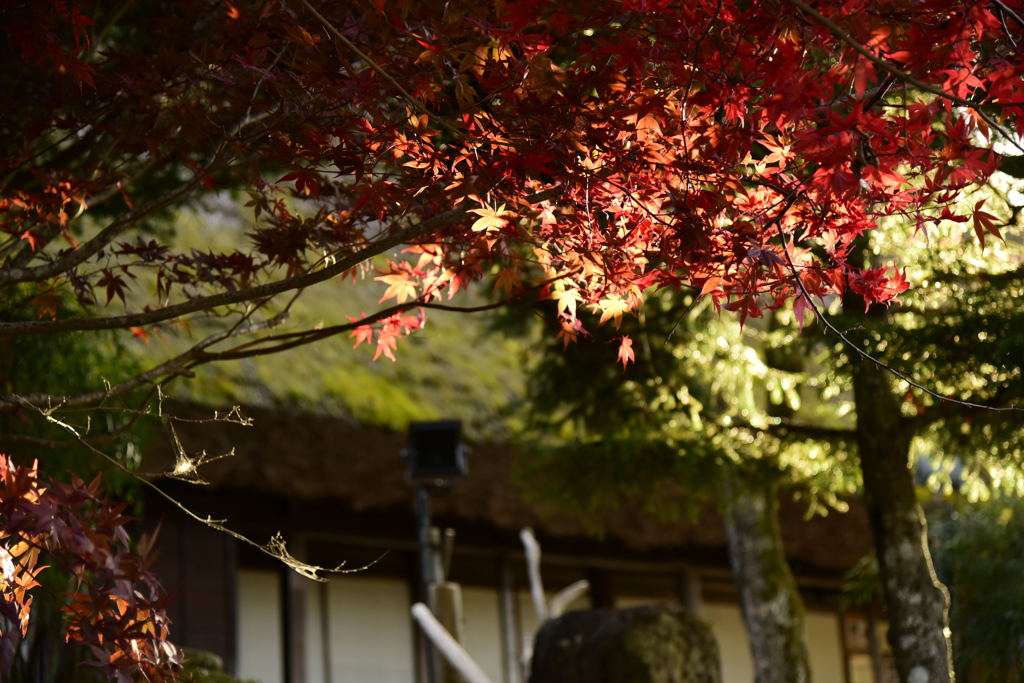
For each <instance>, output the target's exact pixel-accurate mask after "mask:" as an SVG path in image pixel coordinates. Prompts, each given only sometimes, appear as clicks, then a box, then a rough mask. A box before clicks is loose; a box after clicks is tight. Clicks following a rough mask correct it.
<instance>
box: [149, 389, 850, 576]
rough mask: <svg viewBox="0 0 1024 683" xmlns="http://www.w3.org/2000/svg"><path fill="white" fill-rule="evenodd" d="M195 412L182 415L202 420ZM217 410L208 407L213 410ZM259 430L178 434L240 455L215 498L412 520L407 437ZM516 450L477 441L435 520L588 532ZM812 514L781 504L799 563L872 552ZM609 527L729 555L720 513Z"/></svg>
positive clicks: (608, 520) (320, 423)
mask: <svg viewBox="0 0 1024 683" xmlns="http://www.w3.org/2000/svg"><path fill="white" fill-rule="evenodd" d="M197 411H198V409H195V408H188V409H179V410H177V411H176V413H177V414H186V413H191V414H193V415H197V414H200V413H201V412H202V411H198V412H197ZM206 412H207V413H209V412H210V411H206ZM243 412H244V413H245V414H246V415H248V416H250V417H252V418H253V422H254V424H253V426H251V427H243V426H239V425H235V424H228V423H205V424H203V423H185V424H180V425H178V426H177V427H176V430H177V433H178V435H179V437H180V439H181V442H182V444H183V445H184V447H185V448H186V450H187V451H188V452H189V453H190V454H193V455H194V454H195V453H197V452H198V451H200V450H205V451H206V453H207V455H210V456H213V455H217V454H221V453H225V452H228V451H230V450H231V449H234V451H235V455H234V456H233V457H230V458H224V459H221V460H217V461H216V462H212V463H210V464H208V465H206V466H205V467H203V469H202V474H203V476H204V477H205V478H206V479H207V480H208V481H209V482H210V485H211V487H212V490H213V491H214V492H215V491H227V490H231V491H234V492H239V491H246V492H251V493H253V494H263V496H265V497H273V498H276V499H286V500H290V501H303V502H307V503H309V502H316V501H321V502H322V501H333V502H334V503H336V504H337V509H345V510H350V511H353V512H354V513H360V516H364V515H363V514H362V513H367V514H370V515H371V516H372V515H373V514H374V513H377V514H380V515H385V514H391V515H394V513H396V512H398V513H401V514H406V513H407V514H409V515H410V516H411V508H412V495H411V491H412V489H411V486H410V484H409V483H408V482H407V481H406V478H405V464H404V462H403V460H402V459H401V458H400V455H399V454H400V452H401V450H402V448H403V447H404V446H405V444H406V437H405V435H404V434H398V433H394V432H388V431H383V430H379V429H372V428H364V427H359V426H355V425H352V424H350V423H346V422H344V421H342V420H339V419H336V418H331V417H321V416H315V415H309V414H288V413H286V412H281V411H271V410H267V409H247V410H245V411H243ZM172 464H173V454H172V447H171V445H170V440H169V439H162V440H157V443H154V445H153V447H152V448H151V449H150V452H149V454H148V456H147V469H148V468H153V467H161V468H168V469H169V468H170V467H171V466H173V465H172ZM515 467H516V453H515V452H514V451H513V449H511V448H510V447H508V446H502V445H493V444H474V445H473V446H472V452H471V455H470V461H469V468H470V471H469V475H468V476H467V477H465V478H464V479H463V480H462V481H460V482H459V483H458V485H457V486H455V487H453V488H452V489H450V490H446V491H442V492H438V493H436V494H434V495H433V496H432V500H433V511H434V514H435V516H436V517H437V518H438V519H440V520H445V523H448V524H452V525H453V526H458V525H468V526H475V527H477V528H482V529H492V530H493V531H494V532H495V533H498V534H501V535H502V536H505V535H509V536H511V535H514V534H515V533H516V532H517V531H518V530H519V529H520V528H522V527H524V526H531V527H533V528H534V529H536V530H537V532H538V533H539V534H540V535H541V536H542V537H543V538H546V539H549V541H548V542H552V541H554V542H557V541H558V540H559V539H564V540H566V541H569V540H570V539H581V538H586V537H588V536H591V534H588V531H587V528H586V526H585V525H584V524H583V523H582V522H581V521H580V520H579V519H578V518H577V517H575V516H574V515H571V514H569V513H567V512H565V511H559V510H556V509H553V508H552V506H550V505H547V504H544V503H540V502H537V501H533V500H530V497H529V496H528V495H527V491H526V490H524V487H523V485H522V484H516V483H514V481H515V478H514V477H513V476H512V475H513V472H514V470H515ZM804 517H805V510H804V508H803V507H802V506H801V505H798V504H796V503H795V502H793V501H792V500H790V499H788V497H784V500H783V501H782V508H781V520H780V521H781V526H782V529H783V536H784V541H785V545H786V549H787V553H788V554H789V555H790V556H791V558H792V560H793V562H794V564H795V566H797V567H799V568H802V569H805V570H808V571H811V572H812V573H825V574H831V575H835V573H836V572H839V571H842V570H844V569H846V568H848V567H850V566H851V565H852V564H854V563H855V562H856V561H857V560H858V559H859V558H860V557H861V556H863V555H864V554H865V553H866V552H868V550H869V547H870V534H869V530H868V524H867V519H866V516H865V514H864V512H863V508H862V507H861V506H859V505H856V504H854V505H853V506H852V511H851V512H850V513H846V514H839V513H832V514H830V515H828V516H827V517H816V518H813V519H810V520H806V519H805V518H804ZM600 522H601V524H600V526H602V527H603V529H604V538H605V539H606V540H607V541H609V542H612V543H614V544H616V545H619V546H621V547H626V548H630V549H636V550H638V551H654V552H659V551H660V552H664V551H673V552H680V553H685V552H703V553H704V554H705V555H706V554H707V553H708V552H712V553H714V554H716V555H718V556H721V557H724V548H725V545H726V540H725V535H724V531H723V527H722V524H721V522H720V520H719V518H718V517H717V515H716V514H715V513H714V512H713V511H711V510H706V511H705V512H703V513H702V514H700V515H699V516H698V518H697V519H695V520H689V519H681V520H676V521H659V520H657V519H654V518H653V517H652V516H651V515H648V514H644V513H642V512H640V511H637V510H628V509H620V510H616V511H613V512H610V513H609V514H607V515H606V516H605V518H604V519H603V520H600Z"/></svg>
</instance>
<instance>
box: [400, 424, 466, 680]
mask: <svg viewBox="0 0 1024 683" xmlns="http://www.w3.org/2000/svg"><path fill="white" fill-rule="evenodd" d="M461 436H462V423H461V422H459V421H458V420H441V421H438V422H413V423H411V424H410V425H409V445H408V447H407V448H405V449H404V450H403V451H402V456H403V457H404V458H405V459H406V466H407V468H408V469H407V472H408V475H409V481H410V482H412V485H413V488H414V490H415V499H416V541H417V544H418V546H419V565H420V576H419V579H420V586H419V589H420V591H419V592H420V601H421V602H423V603H425V604H427V605H429V606H430V608H431V609H436V607H437V606H436V605H435V604H434V600H433V599H432V593H433V591H432V590H431V588H432V586H434V585H435V584H436V583H438V582H440V581H444V580H445V577H444V576H443V575H444V573H445V569H444V568H442V562H441V555H442V551H441V548H440V547H439V546H440V545H441V543H440V541H439V539H438V538H437V534H436V533H432V531H431V526H430V493H429V489H430V488H442V487H445V486H450V485H451V484H453V483H454V482H455V480H457V479H459V478H460V477H463V476H465V475H466V473H467V472H468V467H467V466H466V450H467V449H466V447H465V446H464V445H462V443H461V442H460V438H461ZM447 538H448V539H449V545H450V543H451V540H450V539H451V537H450V536H448V537H447ZM450 551H451V549H450V548H448V549H447V552H445V553H444V554H446V555H447V554H450ZM422 647H423V657H424V673H425V677H424V678H425V680H426V683H435V682H436V681H437V680H438V679H439V677H438V673H439V672H438V667H437V657H436V655H435V653H434V648H433V647H432V646H431V645H430V643H429V642H428V641H427V639H426V638H424V639H423V641H422Z"/></svg>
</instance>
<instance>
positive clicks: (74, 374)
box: [0, 287, 148, 499]
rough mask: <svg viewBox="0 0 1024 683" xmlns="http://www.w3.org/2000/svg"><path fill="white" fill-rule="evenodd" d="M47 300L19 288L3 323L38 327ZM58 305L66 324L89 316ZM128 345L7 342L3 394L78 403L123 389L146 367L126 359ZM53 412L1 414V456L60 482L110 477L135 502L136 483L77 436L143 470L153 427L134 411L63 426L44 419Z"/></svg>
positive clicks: (0, 355)
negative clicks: (85, 395) (142, 449)
mask: <svg viewBox="0 0 1024 683" xmlns="http://www.w3.org/2000/svg"><path fill="white" fill-rule="evenodd" d="M47 295H48V293H46V292H44V293H43V294H40V293H39V292H38V291H35V290H34V288H28V287H18V288H15V289H13V290H11V291H10V292H8V293H7V295H6V296H4V297H3V298H2V299H0V318H3V319H4V320H25V319H31V318H32V317H34V315H33V313H34V311H35V309H36V308H37V307H38V301H39V299H38V297H42V296H47ZM33 302H35V303H33ZM51 303H52V305H53V306H54V307H55V308H54V312H55V314H56V315H57V316H59V317H61V318H65V317H75V316H77V315H81V311H80V310H79V309H78V308H77V307H75V306H73V305H69V304H67V303H66V302H65V301H64V299H63V298H61V297H56V296H54V299H53V300H52V302H51ZM126 341H127V339H126V335H124V333H116V332H104V333H100V334H96V333H76V332H72V333H69V334H63V335H25V336H17V337H5V338H3V339H0V387H2V388H3V392H4V393H8V394H16V395H21V396H29V395H31V394H32V393H36V392H44V393H49V394H52V395H55V396H74V395H76V394H79V393H81V392H85V391H89V390H94V389H95V388H96V387H97V386H104V384H108V385H109V384H112V383H116V382H118V381H120V380H122V379H123V378H125V377H129V376H131V375H133V374H135V373H136V372H138V371H139V369H140V365H139V362H138V360H137V359H136V358H134V357H133V356H132V355H131V354H129V353H126V348H127V344H126ZM46 407H47V406H45V405H36V407H31V406H30V405H28V404H23V405H20V406H14V405H7V406H4V407H0V450H2V451H3V452H6V453H12V454H16V455H18V456H19V457H20V459H21V460H22V461H27V460H28V459H32V458H39V459H40V461H41V462H42V466H43V468H44V469H45V471H46V472H47V473H48V475H49V476H52V477H56V478H58V479H62V478H65V476H66V475H67V473H69V472H74V473H76V474H79V475H80V476H82V477H83V478H87V479H88V478H92V477H93V476H95V475H96V473H97V472H102V473H103V474H104V483H105V486H106V488H107V490H108V491H110V492H111V493H112V494H113V495H114V496H115V497H118V498H121V499H125V498H131V497H132V493H133V491H134V484H133V482H132V480H131V478H130V477H128V476H126V475H125V474H124V473H123V472H121V471H120V470H119V469H118V468H115V467H112V466H111V465H110V463H109V462H106V461H102V460H99V459H98V458H97V457H96V456H94V455H92V454H90V453H89V452H88V451H87V449H85V448H83V447H82V446H81V445H80V444H79V443H78V442H77V441H76V439H75V438H74V436H73V434H72V433H71V431H70V429H74V430H75V431H76V432H77V433H78V434H79V435H81V436H82V437H84V438H90V439H98V443H100V444H102V446H103V449H104V452H105V453H107V454H109V455H111V456H112V457H114V458H117V459H119V460H120V461H121V462H122V463H124V464H126V465H128V466H135V465H137V464H138V462H137V460H138V456H139V444H140V443H141V442H142V441H143V440H144V439H145V436H146V433H147V429H148V425H147V424H146V423H145V422H139V421H137V420H136V419H135V418H136V416H135V415H133V414H132V413H131V412H130V411H122V410H118V409H113V408H112V409H110V410H108V411H101V412H99V413H98V414H96V415H93V416H91V417H81V418H79V417H78V416H77V415H75V414H74V413H73V412H68V413H65V414H63V415H61V421H60V423H56V422H52V421H48V420H47V419H46V418H45V417H44V416H43V415H42V414H41V412H40V409H45V408H46Z"/></svg>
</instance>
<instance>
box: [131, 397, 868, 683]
mask: <svg viewBox="0 0 1024 683" xmlns="http://www.w3.org/2000/svg"><path fill="white" fill-rule="evenodd" d="M246 412H247V414H249V415H251V416H252V417H253V418H254V426H251V427H243V426H239V425H234V424H225V423H217V424H183V425H181V426H180V427H179V428H178V430H177V431H178V435H179V437H180V439H181V442H182V444H183V446H184V448H185V449H186V450H187V452H189V453H190V454H193V455H194V454H196V453H198V452H200V451H205V452H206V453H207V455H209V456H213V455H216V454H220V453H226V452H229V451H231V450H232V449H233V450H234V452H235V455H234V456H233V457H229V458H224V459H220V460H217V461H215V462H212V463H210V464H209V465H207V466H205V467H204V468H203V469H202V470H201V473H202V474H203V475H204V477H205V478H206V480H207V481H208V482H209V483H208V484H207V485H204V486H195V485H191V484H182V483H179V482H175V481H172V480H164V481H163V483H162V486H163V487H164V488H165V489H166V490H167V491H168V492H169V493H171V495H173V496H174V497H175V498H176V499H177V500H178V501H180V502H182V503H184V504H185V505H187V506H188V507H189V508H190V509H192V510H193V511H195V512H196V513H198V514H200V515H202V516H207V515H209V516H210V517H211V518H213V519H221V520H225V524H226V525H227V526H228V527H230V528H231V529H234V530H237V531H238V532H240V533H242V534H245V535H246V536H247V537H249V538H251V539H254V540H256V541H258V542H260V543H265V542H267V541H268V540H269V539H270V538H271V537H272V536H273V535H275V534H277V533H278V532H280V533H281V535H282V536H283V538H284V539H286V540H287V543H288V549H289V551H290V552H292V553H293V554H294V555H295V556H296V557H298V558H299V559H301V560H304V561H307V562H311V563H315V564H319V565H326V566H334V565H337V564H339V563H345V567H346V568H351V569H356V568H363V569H361V570H360V571H357V572H354V573H351V574H346V575H341V576H337V577H335V578H333V579H331V580H330V581H328V582H326V583H318V582H314V581H310V580H308V579H304V578H302V577H301V576H299V575H298V574H296V573H294V572H291V571H290V570H288V569H287V567H285V565H284V564H282V563H281V562H278V561H275V560H273V559H271V558H269V557H268V556H266V555H265V554H263V553H261V552H259V551H258V550H255V549H254V548H252V547H250V546H248V545H246V544H244V543H241V542H239V541H237V540H235V539H233V538H232V537H230V536H228V535H226V534H224V533H221V532H218V531H214V530H211V529H209V528H207V527H204V526H203V525H201V524H199V523H196V522H194V521H191V520H189V519H187V518H186V517H185V516H184V515H183V514H182V513H181V512H180V511H179V510H177V509H175V507H174V506H173V505H171V504H169V503H167V501H164V500H161V499H157V498H153V499H150V500H149V501H148V502H147V504H146V520H147V523H149V524H151V525H156V524H157V523H159V539H158V544H157V545H158V547H159V548H160V554H159V556H158V560H157V566H156V571H157V572H158V574H159V575H160V576H161V578H162V579H163V581H164V583H165V586H166V587H167V589H168V590H169V592H170V594H171V598H172V600H171V603H170V612H171V616H172V618H173V620H174V623H175V626H176V633H175V635H176V639H177V640H178V642H179V643H180V644H181V645H183V646H186V647H191V648H197V649H202V650H208V651H212V652H214V653H216V654H218V655H220V656H221V657H222V658H223V659H224V662H225V665H226V668H227V670H228V671H231V672H233V673H235V674H237V675H239V676H243V677H248V678H254V679H258V680H261V681H263V682H264V683H285V682H287V683H302V682H307V683H319V682H321V681H324V682H327V683H349V682H359V683H362V682H373V683H416V682H417V681H421V680H423V679H422V671H421V669H422V666H421V665H420V663H419V661H420V658H419V657H418V656H417V644H416V642H417V634H416V632H415V630H414V628H413V625H412V621H411V620H410V616H409V607H410V605H411V604H412V602H413V601H414V600H415V599H416V595H417V585H418V582H417V561H416V560H417V554H416V551H417V544H416V540H415V539H416V536H415V524H414V516H413V489H412V487H411V485H410V483H409V482H408V481H407V480H406V477H405V465H404V463H403V461H402V459H401V458H400V455H399V454H400V452H401V450H402V448H403V446H404V445H405V436H404V435H403V434H397V433H392V432H386V431H380V430H373V429H366V428H362V427H358V426H354V425H352V424H349V423H346V422H344V421H342V420H339V419H335V418H329V417H317V416H313V415H309V414H294V415H289V414H287V413H284V412H280V411H271V410H261V409H254V410H250V411H246ZM171 450H172V449H171V447H170V446H169V445H168V443H162V444H159V445H157V446H155V447H154V448H153V450H152V452H151V453H150V454H149V456H148V461H149V463H150V465H151V466H153V467H157V466H160V467H167V468H172V467H173V463H174V454H173V453H172V452H171ZM514 467H515V454H514V452H513V451H512V450H511V449H510V448H508V447H503V446H495V445H488V444H476V445H474V446H473V450H472V453H471V456H470V461H469V474H468V475H467V476H466V477H464V478H463V479H462V480H461V481H459V482H458V484H457V485H455V486H453V487H452V488H450V489H447V490H443V491H438V492H435V493H434V494H433V495H432V506H433V513H434V522H435V524H437V525H439V526H442V527H450V528H452V529H454V530H455V531H456V534H457V536H456V542H455V545H454V554H453V557H452V561H451V568H450V578H451V579H452V580H454V581H457V582H459V583H460V584H461V585H462V587H463V599H464V614H465V623H466V631H465V638H464V644H465V646H466V648H467V649H468V650H469V652H470V653H471V654H472V655H473V656H474V658H475V659H477V661H478V662H479V663H480V664H481V665H482V666H483V668H484V669H485V670H486V671H487V672H488V674H489V675H490V676H491V678H492V679H493V680H494V681H495V682H496V683H497V682H501V683H521V682H522V681H523V680H524V676H523V672H522V668H521V665H520V662H521V655H522V652H523V649H524V647H525V646H526V645H527V644H528V641H529V638H530V637H531V635H532V633H533V630H534V627H535V626H536V623H535V621H536V620H535V617H534V615H533V610H532V608H531V607H530V601H529V597H528V587H527V583H526V573H525V564H524V559H523V552H522V547H521V545H520V541H519V538H518V532H519V530H520V529H521V528H523V527H525V526H529V527H532V528H533V529H534V530H535V532H536V534H537V537H538V538H539V540H540V542H541V545H542V548H543V576H544V581H545V585H546V587H547V588H549V589H552V590H557V589H559V588H561V587H563V586H565V585H567V584H569V583H570V582H572V581H575V580H578V579H581V578H586V579H588V580H589V582H590V584H591V591H590V593H589V595H588V598H587V601H588V602H589V604H592V605H595V606H629V605H636V604H642V603H676V604H681V605H684V606H686V607H688V608H689V609H692V610H694V611H695V612H697V613H698V614H699V615H700V616H701V617H703V618H704V619H706V620H707V621H708V622H709V623H710V625H711V627H712V629H713V631H714V633H715V635H716V637H717V639H718V642H719V646H720V649H721V655H722V664H723V674H724V680H725V681H726V682H727V683H749V682H750V681H751V680H752V678H753V674H752V671H753V669H752V665H751V661H750V654H749V648H748V644H747V640H746V635H745V631H744V628H743V623H742V619H741V615H740V610H739V606H738V604H737V602H736V597H735V587H734V585H733V582H732V577H731V572H730V571H729V564H728V558H727V556H726V541H725V535H724V531H723V528H722V524H721V522H720V520H719V519H718V517H717V516H716V515H715V514H714V513H713V512H712V511H710V510H709V511H706V512H704V513H702V514H700V515H699V516H698V517H697V518H696V519H692V520H691V519H683V520H677V521H671V522H670V521H659V520H656V519H653V518H651V517H650V516H648V515H644V514H641V513H637V512H630V511H622V510H620V511H616V512H613V513H610V514H608V515H607V516H606V518H605V519H603V520H600V525H599V526H600V527H602V528H603V530H604V533H603V535H602V536H600V537H595V536H594V535H592V534H590V533H588V531H587V528H586V527H585V525H584V524H582V523H581V521H580V520H579V519H577V518H575V517H573V516H570V515H567V514H566V513H564V512H559V511H557V510H553V509H552V508H550V506H545V505H543V504H541V503H538V502H534V501H531V500H530V499H529V496H528V495H526V491H524V489H523V488H522V487H521V486H519V485H516V484H515V483H513V482H514V477H513V476H512V473H513V470H514ZM804 513H805V511H804V509H803V508H802V507H801V506H799V505H797V504H795V503H794V502H793V501H791V500H783V501H782V506H781V526H782V530H783V535H784V541H785V546H786V550H787V553H788V555H789V557H790V561H791V564H792V567H793V571H794V574H795V576H796V579H797V583H798V586H799V588H800V591H801V593H802V594H803V597H804V600H805V604H806V607H807V642H808V646H809V650H810V656H811V664H812V668H813V671H814V675H815V680H816V681H817V682H818V683H868V682H869V681H872V680H874V677H873V676H872V673H871V671H872V656H871V653H872V652H874V658H875V662H876V664H877V661H878V660H879V658H880V657H882V656H884V653H882V652H881V649H880V645H879V643H880V641H879V639H878V637H877V634H876V633H875V630H874V629H870V628H867V626H868V621H867V620H866V619H865V618H864V617H863V616H862V615H857V614H843V613H841V612H840V609H839V607H840V602H839V597H840V588H841V578H840V577H841V574H842V572H843V571H844V570H846V569H848V568H849V567H851V566H852V565H853V564H854V563H855V562H856V561H857V560H858V559H859V558H861V557H862V556H863V555H864V554H865V553H867V552H868V550H869V545H870V542H869V531H868V524H867V520H866V518H865V516H864V514H863V511H862V509H861V508H860V507H859V506H857V505H853V506H852V511H851V512H849V513H846V514H838V513H833V514H831V515H829V516H827V517H816V518H813V519H806V518H805V514H804Z"/></svg>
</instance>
